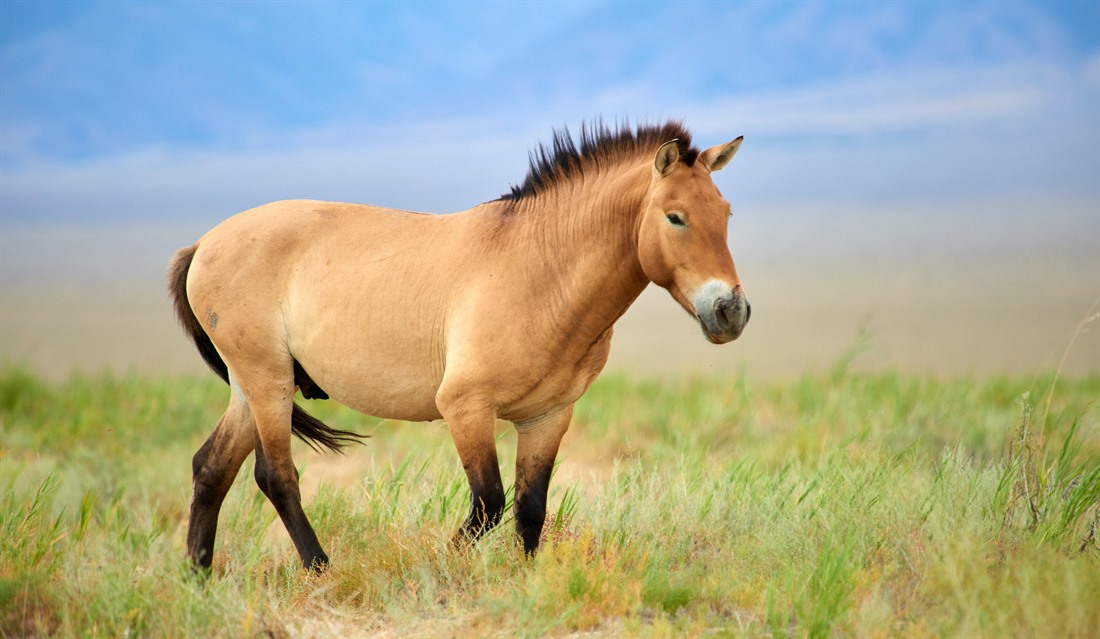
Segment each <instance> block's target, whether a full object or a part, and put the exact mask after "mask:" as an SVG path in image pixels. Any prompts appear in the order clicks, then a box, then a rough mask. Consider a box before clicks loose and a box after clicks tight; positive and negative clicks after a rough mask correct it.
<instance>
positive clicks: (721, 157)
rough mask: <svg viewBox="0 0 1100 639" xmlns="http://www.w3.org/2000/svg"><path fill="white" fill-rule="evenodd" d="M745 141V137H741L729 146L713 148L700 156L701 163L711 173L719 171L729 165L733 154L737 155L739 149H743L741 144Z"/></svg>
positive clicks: (723, 145)
mask: <svg viewBox="0 0 1100 639" xmlns="http://www.w3.org/2000/svg"><path fill="white" fill-rule="evenodd" d="M744 139H745V136H743V135H741V136H738V137H737V139H736V140H734V141H733V142H730V143H728V144H719V145H718V146H712V147H710V148H709V149H707V150H706V151H703V152H702V153H700V154H699V161H700V162H702V163H703V166H705V167H706V168H707V170H708V171H710V172H711V173H713V172H715V171H718V170H720V169H721V168H722V167H724V166H726V165H727V164H729V161H730V160H731V159H733V154H734V153H737V149H739V148H741V142H742V141H743V140H744Z"/></svg>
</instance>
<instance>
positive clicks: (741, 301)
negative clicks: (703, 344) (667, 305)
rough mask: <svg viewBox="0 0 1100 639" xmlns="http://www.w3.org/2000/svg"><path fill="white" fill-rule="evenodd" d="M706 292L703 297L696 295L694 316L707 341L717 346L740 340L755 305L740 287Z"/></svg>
mask: <svg viewBox="0 0 1100 639" xmlns="http://www.w3.org/2000/svg"><path fill="white" fill-rule="evenodd" d="M716 288H717V289H718V290H715V289H716ZM707 289H709V290H707ZM722 289H724V290H722ZM704 291H706V292H705V293H704V294H702V295H698V296H695V299H693V300H692V301H693V302H694V306H695V316H696V317H697V318H698V319H699V325H700V326H701V327H702V329H703V334H704V335H706V337H707V340H709V341H710V342H712V343H714V344H725V343H726V342H732V341H733V340H735V339H737V338H738V337H740V336H741V332H742V331H744V330H745V325H746V324H748V323H749V317H750V316H751V315H752V306H751V305H750V304H749V300H748V298H747V297H745V293H744V292H743V291H742V290H741V287H740V286H737V287H735V288H733V289H732V290H731V289H730V288H729V287H728V286H721V287H714V286H705V287H704ZM706 293H710V294H706Z"/></svg>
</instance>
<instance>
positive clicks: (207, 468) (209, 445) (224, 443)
mask: <svg viewBox="0 0 1100 639" xmlns="http://www.w3.org/2000/svg"><path fill="white" fill-rule="evenodd" d="M254 431H255V426H254V424H253V421H252V414H251V412H249V409H248V405H247V404H246V403H245V402H244V401H243V400H241V399H240V398H239V397H237V396H234V398H233V399H232V400H231V401H230V404H229V408H227V409H226V411H225V414H224V415H222V418H221V420H219V421H218V425H217V427H216V428H214V432H213V433H211V434H210V437H209V438H208V439H207V440H206V443H204V444H203V445H202V447H201V448H199V450H198V452H197V453H195V456H194V457H193V458H192V459H191V473H192V487H193V494H192V499H191V514H190V519H189V523H188V527H187V554H188V556H189V557H190V559H191V563H192V566H193V567H194V568H195V569H197V570H201V571H207V570H209V568H210V566H211V563H212V562H213V559H214V538H215V536H216V535H217V532H218V513H219V512H220V511H221V506H222V502H223V501H224V500H225V495H226V493H228V492H229V488H230V487H231V486H232V485H233V480H234V479H235V478H236V477H237V472H238V471H239V470H240V468H241V464H242V463H243V462H244V460H245V458H246V457H248V454H249V453H250V452H252V447H253V443H254V441H255V435H254V434H253V433H254Z"/></svg>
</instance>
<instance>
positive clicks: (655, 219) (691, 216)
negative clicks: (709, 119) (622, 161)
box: [638, 137, 752, 344]
mask: <svg viewBox="0 0 1100 639" xmlns="http://www.w3.org/2000/svg"><path fill="white" fill-rule="evenodd" d="M742 139H743V138H740V137H739V138H737V139H736V140H733V141H732V142H729V143H728V144H720V145H718V146H715V147H712V148H709V149H707V150H705V151H703V152H701V153H699V154H698V156H695V155H694V154H693V153H691V154H685V155H684V156H681V149H680V144H679V141H678V140H672V141H669V142H666V143H664V144H663V145H661V147H660V148H659V149H658V150H657V154H656V156H655V157H654V160H653V173H652V177H651V178H650V185H649V192H648V195H647V198H646V201H645V205H644V207H645V208H644V210H643V212H642V216H641V218H640V223H639V228H638V258H639V261H640V262H641V266H642V270H643V271H644V272H645V274H646V277H648V278H649V279H650V281H652V282H654V283H655V284H657V285H659V286H661V287H663V288H665V289H667V290H668V291H669V293H671V294H672V297H673V298H675V300H676V301H677V302H679V303H680V305H681V306H683V307H684V310H686V311H687V312H688V313H690V314H691V315H692V316H693V317H695V319H696V320H698V322H699V325H700V326H701V327H702V329H703V334H704V335H706V337H707V339H708V340H710V341H711V342H713V343H715V344H724V343H726V342H730V341H733V340H735V339H737V338H738V337H739V336H740V335H741V332H742V331H743V330H744V328H745V325H746V324H747V323H748V321H749V315H750V314H751V312H752V311H751V307H750V306H749V301H748V298H746V297H745V293H744V291H743V290H742V288H741V280H740V278H738V276H737V268H736V267H735V266H734V264H733V257H732V256H731V255H730V250H729V244H728V243H727V234H728V227H729V218H730V205H729V202H727V201H726V200H725V199H724V198H723V197H722V194H721V193H719V192H718V187H716V186H715V185H714V181H713V180H712V179H711V174H712V173H713V172H715V171H718V170H719V169H721V168H722V167H724V166H725V165H726V164H727V163H728V162H729V161H730V159H731V158H732V157H733V155H734V154H735V153H737V149H738V148H739V147H740V146H741V140H742Z"/></svg>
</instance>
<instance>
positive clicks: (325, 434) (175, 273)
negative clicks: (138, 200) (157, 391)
mask: <svg viewBox="0 0 1100 639" xmlns="http://www.w3.org/2000/svg"><path fill="white" fill-rule="evenodd" d="M198 248H199V245H198V244H193V245H191V246H188V247H186V248H182V249H180V250H179V252H177V253H176V256H175V257H174V258H172V263H171V264H170V265H169V266H168V293H169V294H170V295H171V296H172V303H173V305H174V306H175V309H176V319H177V320H179V323H180V325H181V326H183V330H184V331H185V332H186V333H187V336H188V337H190V338H191V341H192V342H194V344H195V348H197V349H198V351H199V355H202V359H203V361H205V362H206V365H207V366H209V367H210V370H212V371H214V372H215V373H217V374H218V377H220V378H222V381H223V382H225V383H226V384H228V383H229V368H228V367H227V366H226V365H225V362H224V361H223V360H222V357H221V355H219V354H218V350H217V349H216V348H214V343H213V342H211V341H210V336H209V335H207V334H206V331H205V330H204V329H203V327H202V324H200V323H199V318H198V317H195V312H194V311H193V310H191V303H190V302H189V301H188V299H187V271H188V270H190V268H191V260H192V259H194V257H195V251H197V250H198ZM290 430H291V432H293V433H294V434H295V435H296V436H297V437H298V439H301V440H302V441H304V442H305V443H307V444H309V446H310V447H311V448H312V449H313V450H316V451H318V452H321V448H327V449H329V450H331V451H335V452H340V451H341V449H342V448H343V447H344V446H347V445H348V444H358V443H362V440H364V439H366V438H367V437H369V435H361V434H359V433H355V432H352V431H350V430H341V429H339V428H332V427H331V426H327V425H325V423H324V422H322V421H321V420H319V419H317V418H316V417H314V416H312V415H310V414H309V413H307V412H306V411H305V410H304V409H303V408H302V407H301V406H298V404H294V408H293V410H292V411H291V414H290Z"/></svg>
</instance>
